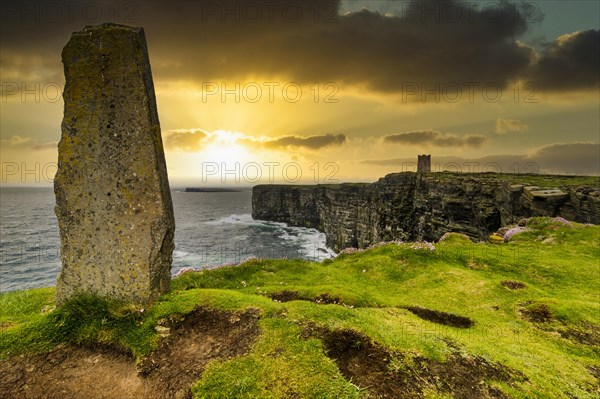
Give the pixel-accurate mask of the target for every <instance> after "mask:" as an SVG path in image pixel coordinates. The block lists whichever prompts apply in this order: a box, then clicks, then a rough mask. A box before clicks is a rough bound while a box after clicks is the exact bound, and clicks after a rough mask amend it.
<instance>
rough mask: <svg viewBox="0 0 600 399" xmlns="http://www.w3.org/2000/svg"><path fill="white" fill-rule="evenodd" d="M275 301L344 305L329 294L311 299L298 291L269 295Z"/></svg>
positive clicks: (337, 298)
mask: <svg viewBox="0 0 600 399" xmlns="http://www.w3.org/2000/svg"><path fill="white" fill-rule="evenodd" d="M267 296H268V297H269V298H271V299H272V300H274V301H278V302H290V301H309V302H315V303H318V304H322V305H331V304H333V305H343V303H342V300H341V298H339V297H336V296H333V295H331V294H329V293H327V292H326V293H324V294H319V295H317V296H316V297H315V298H309V297H307V296H303V295H301V294H300V293H299V292H298V291H290V290H284V291H280V292H273V293H271V294H268V295H267Z"/></svg>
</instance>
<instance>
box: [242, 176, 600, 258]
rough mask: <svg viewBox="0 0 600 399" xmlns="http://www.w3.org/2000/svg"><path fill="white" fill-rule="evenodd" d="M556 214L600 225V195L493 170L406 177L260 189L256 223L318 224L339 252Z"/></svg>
mask: <svg viewBox="0 0 600 399" xmlns="http://www.w3.org/2000/svg"><path fill="white" fill-rule="evenodd" d="M556 215H560V216H563V217H565V218H567V219H570V220H574V221H578V222H587V223H595V224H600V190H598V188H593V187H562V188H560V189H555V190H550V189H539V188H537V187H534V186H529V185H526V184H511V183H509V182H507V181H506V180H504V179H502V178H500V177H497V176H495V175H494V174H489V173H486V174H451V173H423V174H415V173H411V172H405V173H395V174H390V175H387V176H385V177H384V178H382V179H380V180H379V181H377V182H375V183H372V184H354V183H347V184H339V185H315V186H294V185H259V186H256V187H254V188H253V191H252V216H253V217H254V218H255V219H262V220H271V221H279V222H286V223H289V224H291V225H294V226H305V227H315V228H317V229H319V230H321V231H323V232H325V234H326V237H327V245H328V246H329V247H331V248H333V249H334V250H336V251H339V250H341V249H343V248H347V247H357V248H364V247H367V246H369V245H371V244H373V243H376V242H379V241H390V240H411V241H416V240H428V241H434V240H437V239H439V238H440V237H441V236H442V235H443V234H444V233H446V232H459V233H464V234H466V235H468V236H469V237H470V238H472V239H473V240H484V239H487V237H488V236H489V235H490V234H491V233H493V232H494V231H496V230H497V229H498V228H500V227H501V226H504V225H507V224H511V223H515V222H517V221H518V220H519V219H520V218H523V217H531V216H556Z"/></svg>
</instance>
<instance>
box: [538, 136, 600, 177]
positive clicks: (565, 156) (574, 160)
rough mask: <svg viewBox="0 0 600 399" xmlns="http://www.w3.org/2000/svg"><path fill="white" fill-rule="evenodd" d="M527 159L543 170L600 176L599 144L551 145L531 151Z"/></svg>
mask: <svg viewBox="0 0 600 399" xmlns="http://www.w3.org/2000/svg"><path fill="white" fill-rule="evenodd" d="M527 158H528V159H530V160H533V161H535V162H536V163H537V164H538V165H539V166H540V168H543V169H552V170H557V171H570V170H576V171H579V172H578V173H588V174H595V175H599V174H600V144H599V143H556V144H549V145H546V146H543V147H540V148H537V149H535V150H533V151H531V152H530V153H529V154H528V155H527Z"/></svg>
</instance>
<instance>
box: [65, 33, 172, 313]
mask: <svg viewBox="0 0 600 399" xmlns="http://www.w3.org/2000/svg"><path fill="white" fill-rule="evenodd" d="M62 61H63V64H64V70H65V78H66V85H65V90H64V93H63V97H64V102H65V109H64V119H63V123H62V137H61V141H60V143H59V146H58V172H57V174H56V178H55V181H54V191H55V195H56V208H55V212H56V215H57V218H58V223H59V227H60V237H61V260H62V270H61V272H60V275H59V277H58V281H57V287H56V297H57V303H59V304H60V303H63V302H64V301H65V300H67V299H68V298H70V297H71V296H73V295H75V294H77V293H84V292H85V293H94V294H97V295H100V296H107V297H113V298H119V299H124V300H129V301H133V302H138V303H146V302H149V301H152V300H153V299H154V298H156V297H157V296H158V295H160V294H161V293H163V292H165V291H168V290H169V288H170V281H171V273H170V270H171V261H172V253H173V249H174V242H173V234H174V230H175V222H174V218H173V205H172V202H171V193H170V191H169V182H168V177H167V168H166V163H165V157H164V151H163V146H162V139H161V133H160V125H159V120H158V113H157V109H156V99H155V96H154V86H153V83H152V73H151V70H150V62H149V59H148V51H147V47H146V39H145V36H144V31H143V29H141V28H132V27H127V26H122V25H114V24H104V25H100V26H93V27H86V28H85V29H83V30H82V31H81V32H75V33H73V35H72V37H71V39H70V40H69V42H68V43H67V45H66V46H65V48H64V49H63V53H62Z"/></svg>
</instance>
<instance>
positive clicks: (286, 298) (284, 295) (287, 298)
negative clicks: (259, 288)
mask: <svg viewBox="0 0 600 399" xmlns="http://www.w3.org/2000/svg"><path fill="white" fill-rule="evenodd" d="M267 296H268V297H269V298H271V299H272V300H274V301H277V302H291V301H308V300H309V299H308V298H306V297H303V296H301V295H300V293H299V292H298V291H290V290H284V291H280V292H273V293H270V294H267Z"/></svg>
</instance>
